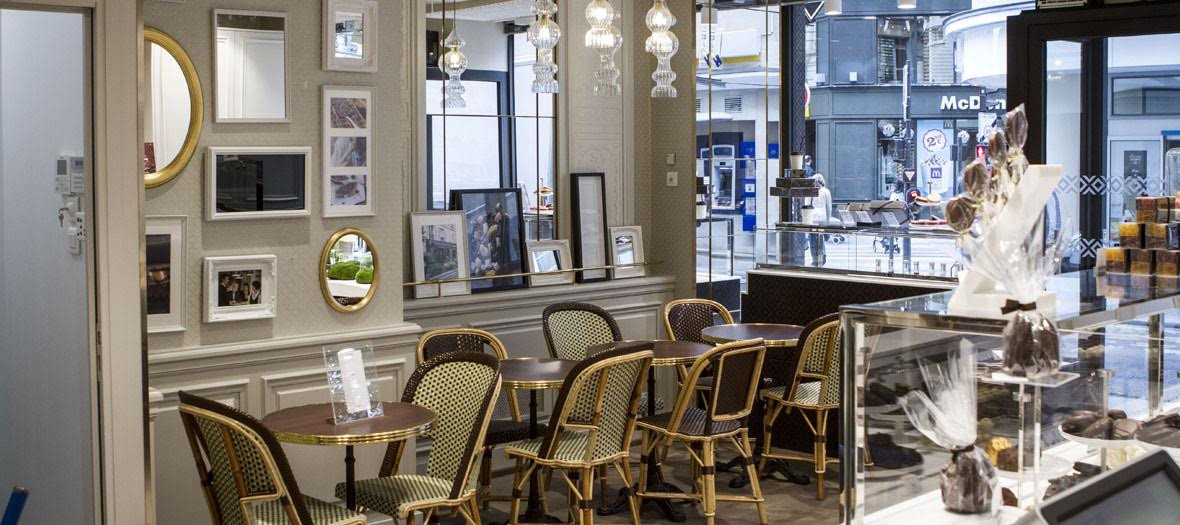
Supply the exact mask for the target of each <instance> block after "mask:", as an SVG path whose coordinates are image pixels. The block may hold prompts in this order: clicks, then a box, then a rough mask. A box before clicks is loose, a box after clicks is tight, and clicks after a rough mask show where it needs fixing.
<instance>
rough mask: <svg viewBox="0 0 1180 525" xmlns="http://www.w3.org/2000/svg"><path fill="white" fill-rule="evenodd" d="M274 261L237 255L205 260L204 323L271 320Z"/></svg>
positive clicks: (275, 272)
mask: <svg viewBox="0 0 1180 525" xmlns="http://www.w3.org/2000/svg"><path fill="white" fill-rule="evenodd" d="M277 263H278V258H277V257H275V256H274V255H240V256H230V257H206V258H205V322H206V323H219V322H222V321H244V320H247V319H272V318H274V316H275V307H276V302H277V300H276V297H277V296H278V294H277V293H276V292H277V290H276V289H275V287H276V284H277V283H278V266H277Z"/></svg>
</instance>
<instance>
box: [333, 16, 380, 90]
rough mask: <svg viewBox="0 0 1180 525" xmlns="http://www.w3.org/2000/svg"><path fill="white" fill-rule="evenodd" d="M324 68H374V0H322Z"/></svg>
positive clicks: (357, 69) (375, 20)
mask: <svg viewBox="0 0 1180 525" xmlns="http://www.w3.org/2000/svg"><path fill="white" fill-rule="evenodd" d="M323 21H324V43H323V53H324V71H356V72H361V73H373V72H376V71H377V0H324V18H323Z"/></svg>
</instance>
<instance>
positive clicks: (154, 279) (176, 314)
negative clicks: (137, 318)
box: [144, 215, 188, 334]
mask: <svg viewBox="0 0 1180 525" xmlns="http://www.w3.org/2000/svg"><path fill="white" fill-rule="evenodd" d="M187 223H188V217H186V216H184V215H151V216H147V217H144V234H145V236H146V238H145V239H144V246H145V247H146V261H145V262H146V268H147V288H146V297H147V305H146V306H147V331H148V333H149V334H160V333H169V332H183V331H184V330H185V326H184V323H185V307H186V305H187V304H188V302H187V301H186V296H187V293H186V292H187V287H188V279H186V278H185V276H186V275H187V273H186V272H185V269H186V267H187V266H188V261H187V258H186V256H185V254H186V250H185V244H184V243H185V238H186V235H185V234H186V230H187Z"/></svg>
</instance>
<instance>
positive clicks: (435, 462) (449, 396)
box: [336, 352, 500, 525]
mask: <svg viewBox="0 0 1180 525" xmlns="http://www.w3.org/2000/svg"><path fill="white" fill-rule="evenodd" d="M499 395H500V361H499V359H497V358H496V357H495V356H492V355H488V354H482V353H481V354H477V353H473V352H458V353H450V354H444V355H441V356H438V357H435V358H433V359H431V360H428V361H426V362H425V363H423V364H422V365H421V366H419V367H418V368H417V369H416V370H414V373H413V375H411V376H410V380H409V382H407V383H406V390H405V392H404V393H403V395H402V402H405V403H413V404H415V405H418V406H422V407H425V408H429V409H430V410H432V411H433V412H434V414H435V419H434V422H433V423H431V425H430V431H429V432H428V433H427V434H426V435H427V436H428V437H430V438H431V439H432V440H433V443H432V444H431V445H432V446H431V449H430V460H429V462H428V463H427V465H426V473H425V474H424V475H417V474H398V473H397V467H398V461H399V458H400V457H401V454H402V449H403V447H404V446H405V445H404V443H391V444H390V445H389V446H388V447H387V448H386V450H385V460H384V461H383V462H382V464H381V469H380V470H379V471H378V476H379V477H377V478H373V479H366V480H361V481H358V482H356V501H357V504H359V505H360V506H362V507H365V508H368V509H373V510H375V511H377V512H380V513H382V514H386V515H389V516H393V517H394V518H401V519H405V520H406V521H407V523H409V524H410V525H413V523H414V512H417V511H421V512H422V513H423V514H424V515H425V520H424V521H426V522H429V521H430V518H431V517H433V516H435V515H436V513H437V511H438V510H439V509H447V508H449V509H452V510H458V512H459V514H462V515H463V518H464V519H466V521H467V523H470V524H474V525H479V523H480V518H479V508H478V506H477V504H476V497H475V495H476V490H475V488H474V486H473V483H471V473H472V472H474V471H475V468H476V463H479V461H480V457H481V454H480V453H479V451H480V450H482V448H483V441H484V434H485V433H486V432H487V428H488V422H489V420H490V419H491V416H492V406H493V405H494V404H495V402H496V398H497V397H498V396H499ZM344 491H345V486H344V484H343V483H340V484H338V485H336V497H341V498H342V497H343V496H344Z"/></svg>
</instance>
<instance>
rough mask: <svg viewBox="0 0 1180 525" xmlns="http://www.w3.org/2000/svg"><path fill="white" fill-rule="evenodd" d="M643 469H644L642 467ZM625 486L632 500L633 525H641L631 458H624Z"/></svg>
mask: <svg viewBox="0 0 1180 525" xmlns="http://www.w3.org/2000/svg"><path fill="white" fill-rule="evenodd" d="M641 468H642V467H641ZM622 474H623V485H624V486H625V487H627V494H628V496H629V499H630V500H631V525H639V523H640V521H639V496H637V495H636V494H635V489H634V487H635V480H634V479H633V478H632V477H631V458H630V457H627V456H623V469H622Z"/></svg>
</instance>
